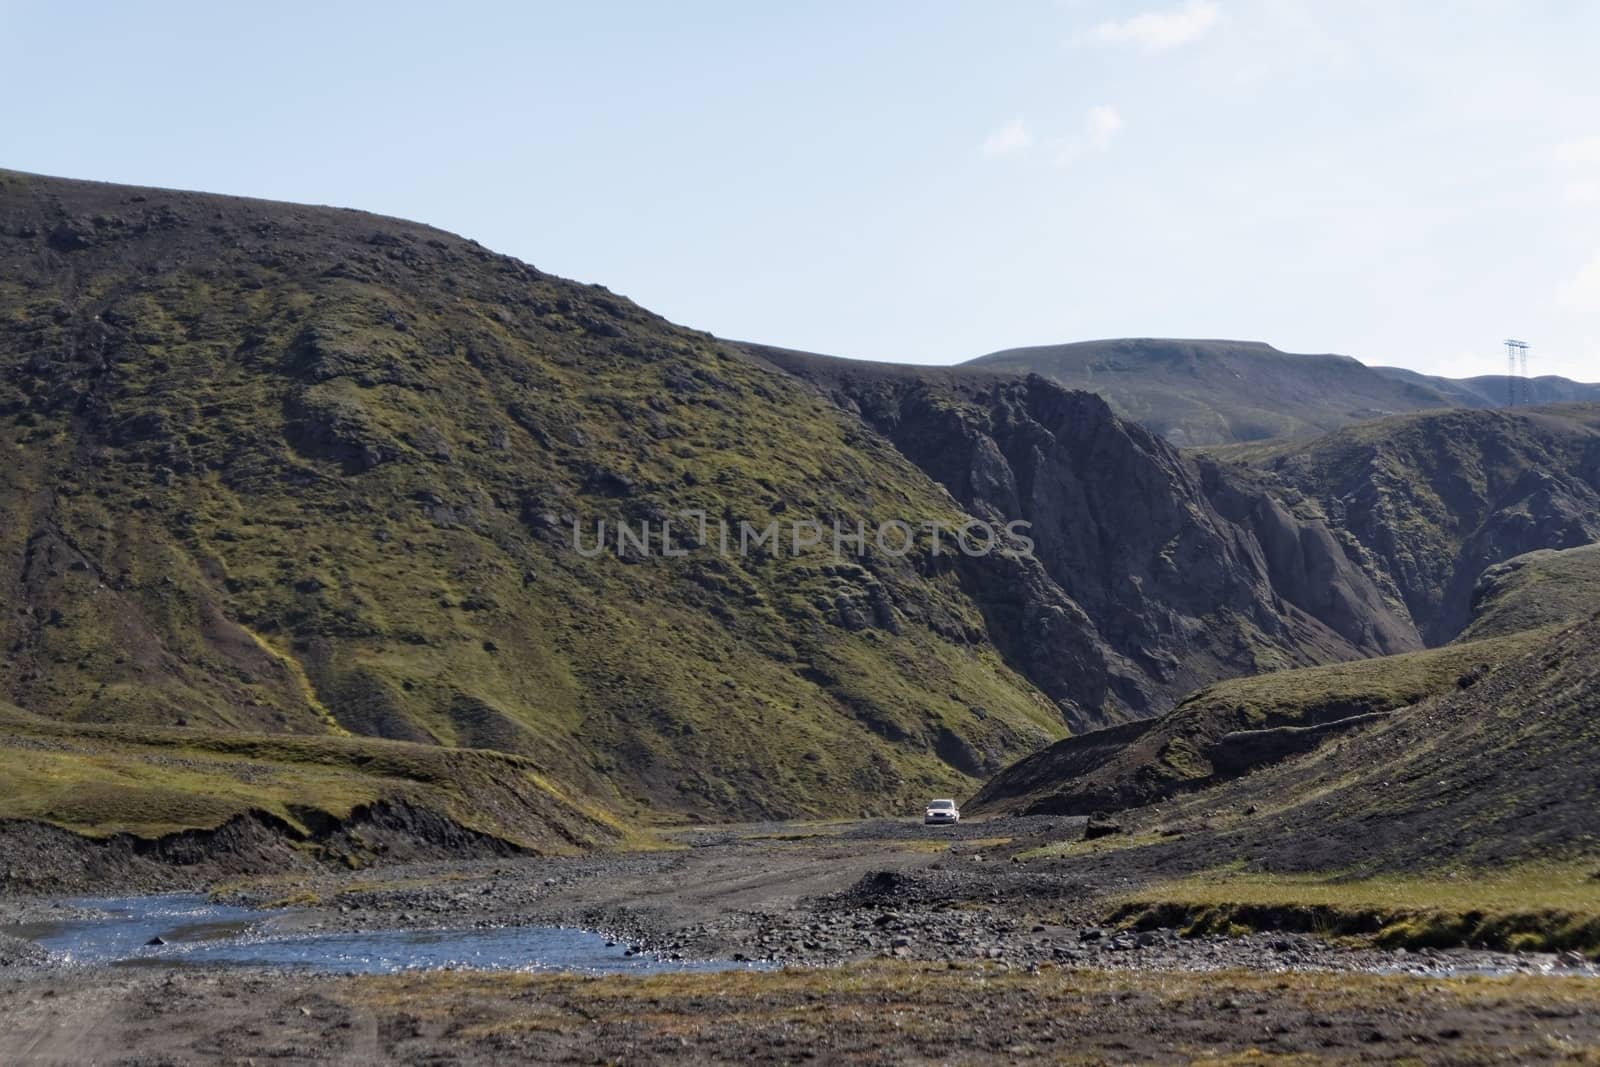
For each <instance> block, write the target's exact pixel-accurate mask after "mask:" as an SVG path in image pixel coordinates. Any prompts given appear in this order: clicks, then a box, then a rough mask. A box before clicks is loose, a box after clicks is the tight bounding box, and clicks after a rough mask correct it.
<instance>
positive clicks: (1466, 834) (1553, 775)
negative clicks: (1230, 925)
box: [1162, 616, 1600, 940]
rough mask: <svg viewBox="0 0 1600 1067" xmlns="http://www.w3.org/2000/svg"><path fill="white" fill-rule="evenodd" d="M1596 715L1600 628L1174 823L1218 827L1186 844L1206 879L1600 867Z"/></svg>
mask: <svg viewBox="0 0 1600 1067" xmlns="http://www.w3.org/2000/svg"><path fill="white" fill-rule="evenodd" d="M1597 707H1600V616H1597V617H1594V618H1590V619H1588V620H1586V621H1584V622H1582V623H1580V624H1578V625H1576V626H1573V627H1570V628H1568V629H1566V630H1564V631H1561V632H1560V633H1558V634H1556V635H1554V636H1552V637H1548V638H1546V639H1544V640H1541V641H1539V642H1538V643H1537V644H1536V645H1535V646H1534V647H1533V648H1530V649H1529V650H1527V651H1526V652H1524V653H1523V654H1521V655H1520V656H1517V657H1514V658H1513V659H1511V660H1509V661H1507V662H1505V663H1504V664H1502V665H1501V666H1499V667H1497V668H1496V669H1494V670H1491V671H1489V672H1486V673H1485V674H1484V675H1483V676H1482V677H1481V678H1479V679H1478V680H1477V681H1476V683H1475V684H1473V685H1471V686H1470V687H1468V688H1461V689H1452V690H1451V691H1449V692H1447V693H1445V694H1442V695H1440V696H1437V697H1434V698H1432V699H1430V700H1426V701H1423V702H1422V703H1419V704H1417V705H1416V706H1414V707H1411V708H1407V709H1405V710H1404V711H1400V712H1397V713H1396V714H1394V715H1393V716H1391V717H1390V718H1388V719H1387V720H1385V721H1383V722H1381V723H1379V724H1378V725H1376V726H1373V727H1371V728H1369V729H1366V730H1362V731H1358V732H1356V733H1352V734H1351V735H1349V736H1348V737H1346V738H1344V739H1342V740H1341V741H1340V742H1339V743H1337V744H1333V745H1325V746H1323V747H1321V748H1319V749H1317V750H1316V751H1315V752H1313V753H1311V754H1310V755H1308V756H1305V757H1303V758H1301V759H1296V760H1292V761H1287V762H1284V763H1281V764H1278V765H1275V766H1272V767H1266V768H1263V769H1261V770H1258V771H1257V772H1256V773H1255V774H1252V775H1250V776H1249V777H1248V778H1244V779H1240V780H1238V781H1236V782H1232V783H1229V784H1228V785H1225V786H1222V787H1220V788H1218V789H1216V790H1210V791H1207V792H1204V793H1200V794H1197V795H1196V796H1194V797H1192V798H1190V799H1188V800H1185V801H1175V802H1172V803H1171V804H1169V805H1168V806H1167V810H1165V811H1163V812H1162V817H1163V818H1164V819H1168V820H1175V821H1177V822H1178V823H1180V824H1181V823H1188V824H1190V825H1207V824H1209V825H1210V826H1211V827H1212V830H1211V831H1210V832H1207V833H1203V834H1197V835H1195V836H1194V838H1193V839H1192V840H1191V841H1187V842H1184V843H1183V844H1182V846H1181V849H1182V850H1185V851H1191V852H1194V853H1196V854H1199V853H1203V854H1204V855H1205V862H1206V865H1207V866H1220V865H1224V864H1226V863H1228V862H1229V861H1230V860H1231V859H1235V858H1242V857H1245V856H1248V858H1249V861H1250V863H1251V864H1252V865H1253V866H1254V867H1255V868H1256V869H1264V870H1279V871H1311V870H1339V871H1345V872H1352V871H1378V870H1419V869H1428V868H1436V867H1439V866H1441V865H1446V864H1448V865H1452V866H1455V867H1460V868H1471V867H1486V866H1490V865H1496V864H1503V863H1506V862H1511V861H1518V860H1525V859H1533V858H1537V857H1555V858H1560V857H1572V856H1576V857H1581V858H1586V859H1589V860H1592V859H1593V858H1594V857H1595V856H1596V854H1597V852H1600V823H1597V822H1596V818H1595V812H1596V810H1597V807H1600V780H1597V779H1596V776H1595V773H1594V764H1593V761H1592V759H1590V758H1589V754H1590V753H1592V752H1594V751H1595V746H1596V745H1597V744H1600V717H1597V716H1596V714H1595V709H1596V708H1597ZM1246 812H1248V813H1249V814H1245V813H1246ZM1591 885H1592V880H1591ZM1593 899H1594V897H1593V895H1592V892H1591V896H1590V900H1591V902H1592V901H1593ZM1591 933H1592V931H1591ZM1591 940H1592V938H1591Z"/></svg>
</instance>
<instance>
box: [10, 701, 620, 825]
mask: <svg viewBox="0 0 1600 1067" xmlns="http://www.w3.org/2000/svg"><path fill="white" fill-rule="evenodd" d="M0 777H3V778H4V780H5V782H6V790H5V792H4V794H3V795H0V820H3V819H31V820H37V821H41V822H46V823H50V824H52V825H56V826H61V827H63V828H65V829H68V830H72V831H75V832H77V833H82V834H87V835H90V836H94V837H102V836H105V835H109V834H116V833H129V834H133V835H135V836H138V837H143V838H152V839H153V838H158V837H161V836H163V835H166V834H171V833H175V832H178V831H181V830H188V829H215V828H217V827H219V826H222V825H223V824H224V823H226V822H228V821H229V820H230V819H233V818H235V817H238V816H242V815H247V814H251V813H262V814H265V815H268V816H271V817H274V818H276V819H278V820H281V822H282V823H284V824H286V825H287V826H288V827H289V828H290V830H291V832H294V833H298V834H302V835H311V834H314V833H316V832H318V831H319V830H322V829H325V828H326V827H328V826H331V825H334V824H337V823H342V822H344V821H346V820H348V819H349V818H350V817H351V816H352V815H354V814H356V813H357V811H358V809H361V808H364V807H370V806H371V805H373V804H376V803H378V802H380V801H382V802H389V803H396V802H403V803H406V804H410V805H413V806H415V807H417V808H420V809H424V810H427V811H430V812H434V813H436V814H439V815H443V816H445V817H447V818H449V819H450V820H452V821H453V822H455V823H457V824H459V825H461V826H464V827H466V828H468V829H470V830H475V831H477V832H480V833H484V834H488V835H491V836H493V837H496V838H499V839H501V840H504V841H508V842H511V843H513V844H516V845H518V846H521V847H525V848H531V849H535V850H538V851H566V850H570V849H573V848H581V847H587V846H593V845H617V844H620V843H623V842H625V841H627V840H630V839H631V836H632V835H631V834H630V833H629V831H628V830H626V829H625V828H624V826H623V825H622V824H621V823H619V822H618V821H617V820H616V819H615V818H613V817H612V816H610V815H609V814H607V813H606V812H604V811H602V810H600V809H597V808H595V807H593V806H592V805H588V804H585V803H583V802H581V801H579V800H575V799H574V798H572V797H570V796H568V795H566V794H565V793H564V792H563V791H562V790H561V789H560V788H559V787H557V786H556V785H554V784H553V783H551V782H549V781H548V780H546V779H545V778H544V777H543V776H542V775H541V774H539V772H538V770H537V769H536V768H535V767H534V766H533V765H532V764H531V763H530V762H529V761H528V760H526V759H522V758H519V757H516V756H507V755H504V754H502V753H493V752H484V751H475V750H460V749H442V748H437V747H434V746H428V745H417V744H411V743H407V742H401V741H380V740H375V739H370V738H337V737H304V736H290V735H282V734H277V735H271V734H254V735H252V734H216V733H208V732H203V731H198V730H184V729H172V728H165V727H138V726H132V727H130V726H113V725H98V724H95V725H85V724H72V723H60V722H54V721H51V720H47V719H41V718H39V717H37V716H33V715H29V714H27V713H26V712H23V711H20V710H18V709H16V708H12V707H9V706H5V705H0Z"/></svg>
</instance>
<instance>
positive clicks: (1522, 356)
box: [1506, 340, 1533, 408]
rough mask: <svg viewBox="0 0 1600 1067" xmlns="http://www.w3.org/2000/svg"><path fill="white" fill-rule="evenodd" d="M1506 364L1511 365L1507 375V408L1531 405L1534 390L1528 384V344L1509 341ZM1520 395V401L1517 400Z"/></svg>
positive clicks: (1507, 343)
mask: <svg viewBox="0 0 1600 1067" xmlns="http://www.w3.org/2000/svg"><path fill="white" fill-rule="evenodd" d="M1506 362H1507V364H1508V365H1509V366H1508V369H1507V373H1506V407H1508V408H1514V407H1516V406H1517V404H1518V403H1523V404H1527V403H1531V402H1532V399H1533V390H1532V387H1531V385H1530V384H1529V382H1528V342H1526V341H1510V340H1508V341H1507V342H1506ZM1519 364H1520V367H1519ZM1518 383H1520V386H1519V384H1518ZM1519 395H1520V396H1521V400H1520V401H1519V400H1518V399H1517V398H1518V396H1519Z"/></svg>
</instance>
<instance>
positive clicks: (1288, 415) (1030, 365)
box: [965, 338, 1600, 446]
mask: <svg viewBox="0 0 1600 1067" xmlns="http://www.w3.org/2000/svg"><path fill="white" fill-rule="evenodd" d="M965 366H968V367H985V368H989V369H993V370H1010V371H1018V372H1026V373H1035V374H1040V375H1043V376H1044V377H1046V378H1050V379H1051V380H1053V381H1056V382H1060V383H1061V384H1063V385H1066V386H1069V387H1071V388H1074V389H1087V390H1089V391H1091V392H1095V393H1099V394H1100V395H1101V396H1103V397H1105V398H1106V400H1107V401H1108V402H1109V403H1110V404H1111V407H1112V409H1113V410H1115V411H1116V412H1117V414H1119V415H1121V416H1123V417H1124V418H1130V419H1133V420H1135V421H1137V422H1140V423H1143V424H1144V425H1145V426H1148V427H1149V428H1150V429H1152V430H1154V431H1155V432H1157V433H1159V434H1161V435H1162V436H1164V437H1166V438H1167V439H1168V440H1170V441H1172V442H1173V443H1174V444H1177V445H1180V446H1189V445H1216V444H1228V443H1233V442H1241V441H1257V440H1262V439H1265V438H1278V437H1286V438H1304V437H1311V436H1315V435H1317V434H1319V433H1325V432H1327V431H1329V430H1336V429H1338V428H1340V427H1342V426H1348V425H1350V424H1352V423H1356V422H1362V421H1365V420H1367V419H1373V418H1378V417H1381V416H1384V415H1392V414H1398V413H1403V412H1409V411H1421V410H1425V409H1429V408H1451V407H1498V406H1501V405H1503V404H1504V403H1505V398H1506V379H1505V377H1504V376H1499V377H1494V376H1490V377H1484V378H1470V379H1465V380H1462V381H1456V380H1453V379H1449V378H1436V377H1431V376H1429V375H1424V374H1417V373H1416V372H1413V371H1408V370H1404V369H1400V368H1388V367H1368V366H1366V365H1365V364H1363V363H1360V362H1358V361H1357V360H1354V359H1352V358H1350V357H1349V356H1338V355H1297V354H1294V353H1289V352H1280V351H1278V350H1277V349H1276V348H1273V347H1272V346H1271V345H1267V344H1262V343H1260V342H1257V341H1225V340H1175V339H1164V338H1126V339H1121V340H1105V341H1080V342H1076V343H1073V344H1062V345H1042V346H1038V347H1032V348H1013V349H1007V350H1005V351H1001V352H994V353H991V354H990V355H987V356H981V357H979V358H978V359H975V360H972V361H970V362H969V363H967V364H965ZM1532 397H1533V400H1534V402H1535V403H1554V402H1560V401H1573V400H1600V385H1584V384H1581V383H1578V382H1571V381H1568V380H1566V379H1565V378H1554V377H1546V378H1538V379H1535V380H1534V381H1533V383H1532Z"/></svg>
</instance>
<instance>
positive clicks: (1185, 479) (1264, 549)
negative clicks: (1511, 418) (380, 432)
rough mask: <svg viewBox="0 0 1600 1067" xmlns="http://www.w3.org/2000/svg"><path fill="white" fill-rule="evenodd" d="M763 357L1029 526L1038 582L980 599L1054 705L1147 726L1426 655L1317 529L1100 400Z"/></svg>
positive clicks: (1002, 380)
mask: <svg viewBox="0 0 1600 1067" xmlns="http://www.w3.org/2000/svg"><path fill="white" fill-rule="evenodd" d="M747 348H749V349H750V350H751V351H753V352H756V353H757V354H759V355H761V356H762V357H763V358H766V359H768V360H770V361H772V362H773V363H774V364H776V365H778V366H780V367H783V368H784V369H786V370H788V371H790V372H792V373H794V374H797V375H800V376H802V377H804V378H806V379H807V380H809V381H812V382H814V383H816V385H817V386H818V387H819V388H820V389H821V390H822V391H823V392H824V393H825V394H826V395H827V396H829V397H830V398H831V399H833V400H834V402H836V403H838V404H839V405H840V406H841V407H843V408H845V409H846V410H848V411H850V412H852V413H855V414H856V415H858V416H859V417H860V418H861V420H862V421H863V422H865V423H866V425H867V426H869V427H870V428H871V429H872V430H873V431H875V432H877V433H880V434H882V435H883V436H884V437H886V438H887V439H888V440H890V441H891V442H893V444H894V446H895V447H896V448H898V449H899V450H900V452H901V453H903V454H904V455H905V456H906V457H907V458H908V459H910V460H911V461H912V462H914V463H915V464H916V465H917V466H918V467H920V468H921V469H922V470H924V471H925V472H927V473H928V474H929V475H931V476H932V477H934V478H935V479H937V480H938V481H939V482H940V483H941V484H942V485H944V486H945V488H946V489H948V490H949V491H950V493H951V494H952V495H953V496H954V497H955V499H956V500H957V501H958V502H959V503H960V504H961V506H962V507H963V508H964V509H966V510H967V511H969V512H971V513H972V514H974V515H977V516H980V517H983V518H985V519H986V520H988V521H990V522H992V523H995V524H997V525H999V524H1004V523H1009V522H1013V521H1018V520H1020V521H1024V522H1026V523H1028V524H1029V526H1028V535H1029V537H1031V538H1032V540H1033V542H1034V553H1035V555H1036V557H1037V560H1038V563H1039V564H1040V567H1039V568H1038V569H1037V570H1034V571H1030V572H1029V573H1028V575H1027V580H1026V581H1024V582H1020V583H1019V582H1018V581H1016V580H1007V581H997V580H996V579H997V577H998V575H997V574H996V573H995V571H994V569H993V568H992V567H973V568H970V569H969V579H970V584H969V588H970V589H971V591H972V595H973V596H974V598H975V599H976V600H977V601H978V603H979V604H980V605H982V606H983V607H984V610H985V614H986V617H987V618H988V619H989V623H990V631H991V633H994V634H995V635H996V639H997V640H998V641H999V642H1000V644H1001V647H1002V648H1003V649H1005V650H1006V652H1007V655H1008V658H1009V659H1010V660H1011V662H1012V663H1014V664H1015V665H1016V666H1017V667H1018V669H1019V670H1021V671H1023V672H1024V673H1026V674H1027V675H1028V676H1029V677H1030V678H1032V679H1034V680H1035V682H1037V683H1038V684H1039V685H1040V686H1041V687H1043V688H1044V689H1045V690H1046V692H1050V693H1052V694H1056V693H1061V692H1066V693H1075V692H1081V691H1083V689H1084V687H1085V686H1086V685H1088V684H1099V685H1102V686H1103V688H1104V690H1105V692H1106V694H1107V696H1106V697H1105V698H1103V699H1102V698H1097V699H1096V700H1095V701H1094V702H1095V703H1102V702H1106V703H1109V704H1110V706H1111V707H1113V708H1118V707H1120V708H1123V709H1126V710H1127V711H1130V712H1132V713H1133V714H1136V715H1142V716H1144V715H1149V714H1152V713H1156V712H1159V711H1161V710H1163V709H1164V708H1166V707H1169V706H1170V705H1171V704H1172V703H1173V702H1174V701H1175V700H1176V699H1178V698H1179V697H1180V696H1181V695H1182V694H1184V693H1186V692H1188V691H1190V690H1192V689H1193V688H1195V687H1196V686H1199V685H1203V684H1205V683H1207V682H1211V681H1214V680H1216V679H1218V678H1224V677H1232V676H1237V675H1243V674H1255V673H1259V672H1261V671H1267V670H1274V669H1280V668H1284V667H1290V666H1297V665H1307V664H1316V663H1326V662H1330V661H1337V660H1347V659H1353V658H1357V657H1362V656H1372V655H1381V654H1384V653H1392V652H1399V651H1405V650H1408V649H1414V648H1416V647H1418V642H1417V639H1416V635H1415V631H1414V629H1413V628H1412V626H1411V623H1410V620H1409V619H1407V618H1406V616H1405V612H1404V610H1403V609H1401V608H1399V606H1398V598H1397V597H1396V596H1394V595H1393V592H1392V590H1386V589H1385V588H1384V587H1382V586H1381V585H1380V584H1379V583H1377V582H1375V581H1374V580H1373V578H1372V576H1371V575H1370V574H1369V573H1368V571H1367V569H1366V561H1365V559H1364V557H1363V556H1362V554H1361V553H1360V551H1359V549H1358V548H1356V547H1355V546H1353V545H1352V544H1351V543H1349V542H1348V539H1347V538H1343V537H1341V536H1340V535H1338V534H1337V533H1336V532H1335V531H1333V530H1330V529H1329V528H1328V526H1327V525H1326V524H1325V523H1323V522H1322V521H1321V519H1320V517H1319V516H1317V515H1314V514H1306V513H1296V511H1295V510H1294V509H1293V508H1292V507H1291V506H1289V505H1287V504H1286V503H1285V501H1284V500H1283V499H1281V498H1280V497H1279V496H1278V495H1277V494H1275V492H1274V491H1273V486H1272V485H1271V483H1270V482H1269V481H1268V480H1267V479H1263V478H1261V477H1259V476H1257V475H1256V474H1254V473H1253V472H1249V471H1244V470H1234V469H1230V468H1226V467H1224V466H1222V465H1220V464H1216V463H1214V462H1211V461H1209V460H1207V459H1205V458H1203V457H1198V458H1196V457H1186V456H1184V455H1182V454H1180V453H1179V452H1178V450H1177V449H1175V448H1174V447H1172V446H1171V445H1170V444H1168V443H1167V442H1165V441H1163V440H1162V439H1160V438H1159V437H1157V436H1155V435H1154V434H1151V433H1150V432H1149V431H1148V430H1146V429H1145V428H1144V427H1142V426H1139V425H1137V424H1135V423H1130V422H1126V421H1124V420H1122V419H1119V418H1117V417H1116V416H1115V415H1114V414H1113V413H1112V412H1111V410H1110V409H1109V408H1108V407H1107V406H1106V404H1105V402H1104V401H1103V400H1101V399H1100V398H1099V397H1096V396H1094V395H1092V394H1089V393H1084V392H1072V391H1067V390H1064V389H1062V388H1060V387H1059V386H1057V385H1055V384H1053V383H1051V382H1049V381H1046V380H1044V379H1043V378H1040V377H1037V376H1033V377H1029V378H1025V379H1021V378H1014V377H1012V376H1009V375H996V374H992V373H987V372H983V371H970V370H965V369H960V370H941V369H938V368H926V367H903V366H892V365H885V364H871V363H860V362H855V361H847V360H838V359H830V358H827V357H822V356H815V355H809V354H805V353H797V352H789V351H784V350H779V349H771V348H758V347H756V346H747ZM1019 589H1020V590H1021V591H1023V593H1024V594H1025V597H1023V598H1019V597H1018V596H1017V590H1019ZM1102 679H1103V682H1101V681H1100V680H1102Z"/></svg>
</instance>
